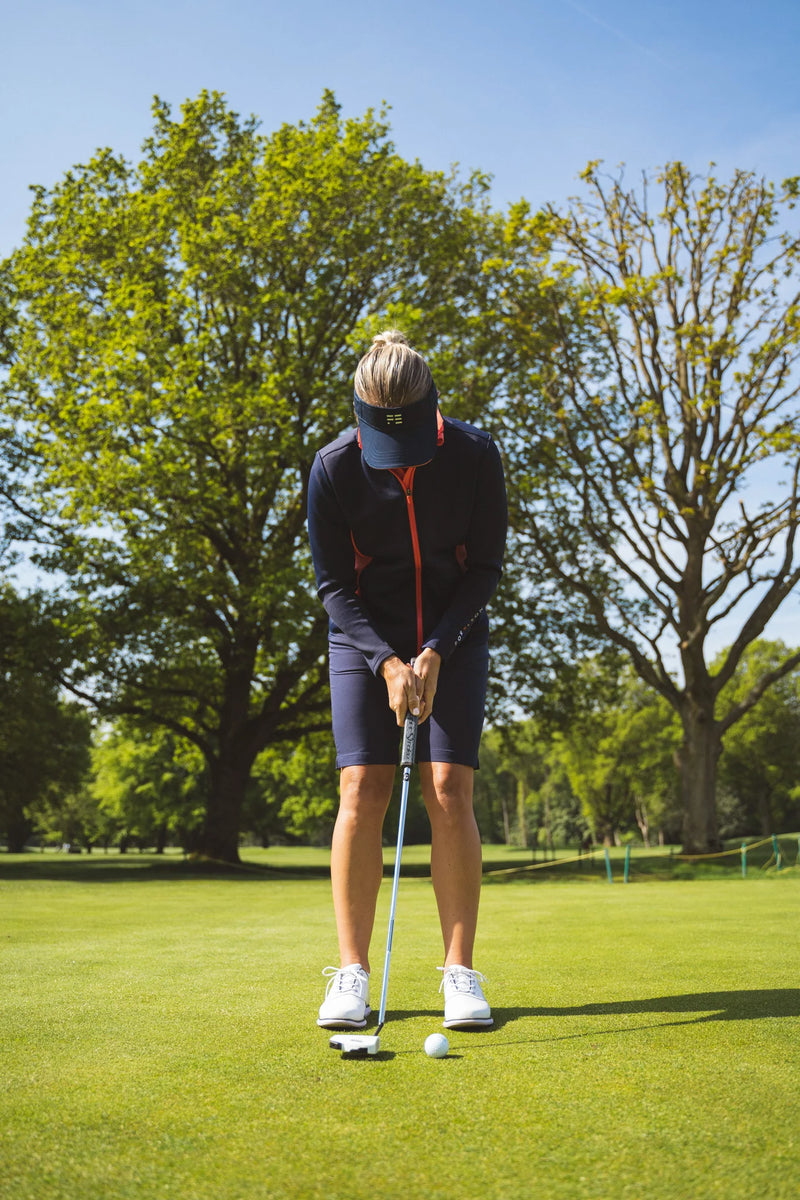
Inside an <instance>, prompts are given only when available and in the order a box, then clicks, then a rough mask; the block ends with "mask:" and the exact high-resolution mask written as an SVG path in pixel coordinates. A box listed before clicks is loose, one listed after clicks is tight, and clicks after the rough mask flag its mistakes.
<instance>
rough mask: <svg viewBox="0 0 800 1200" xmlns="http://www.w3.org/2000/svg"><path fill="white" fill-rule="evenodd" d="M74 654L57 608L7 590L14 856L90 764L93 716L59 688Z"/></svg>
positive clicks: (2, 799) (3, 818) (2, 654)
mask: <svg viewBox="0 0 800 1200" xmlns="http://www.w3.org/2000/svg"><path fill="white" fill-rule="evenodd" d="M71 656H72V647H71V646H70V645H69V644H68V643H67V641H66V639H65V638H64V637H63V633H62V631H61V629H60V628H59V623H58V612H57V611H54V608H53V606H52V605H51V604H48V603H46V602H45V601H44V599H43V598H42V597H41V596H37V595H31V596H21V595H18V594H17V592H16V591H15V590H14V589H13V588H12V587H11V585H10V584H2V585H0V835H2V836H3V837H4V838H5V840H6V844H7V846H8V849H9V850H10V851H12V852H19V851H21V850H23V849H24V846H25V842H26V841H27V839H28V837H29V836H30V835H31V833H32V832H33V830H34V828H35V825H36V817H37V813H38V812H39V810H40V809H41V808H42V807H43V806H44V805H46V804H47V803H50V802H52V801H54V800H55V799H57V798H58V797H62V796H65V795H67V794H69V793H70V792H72V791H75V790H76V789H78V787H79V786H80V783H81V780H82V778H83V776H84V775H85V773H86V771H87V768H88V765H89V739H90V734H91V725H90V721H89V715H88V713H87V712H86V710H85V708H84V707H83V706H82V705H79V704H76V703H74V702H73V703H68V702H66V701H65V700H64V699H63V698H62V696H61V694H60V688H59V685H58V675H59V673H60V672H61V671H63V670H65V669H67V668H68V666H69V664H70V662H71Z"/></svg>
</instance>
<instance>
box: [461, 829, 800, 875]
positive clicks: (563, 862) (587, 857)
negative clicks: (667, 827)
mask: <svg viewBox="0 0 800 1200" xmlns="http://www.w3.org/2000/svg"><path fill="white" fill-rule="evenodd" d="M783 841H784V842H786V841H790V842H793V841H794V838H793V836H792V835H789V836H785V837H784V838H783ZM796 842H797V848H796V853H795V857H794V862H790V861H789V860H788V855H785V854H784V851H783V849H782V847H781V839H780V838H779V837H778V835H776V834H771V835H770V836H769V837H765V838H762V839H761V840H759V841H756V842H742V843H741V844H740V845H738V846H732V847H731V848H730V849H729V850H716V851H713V852H712V853H709V854H675V853H674V852H672V851H671V852H670V853H669V854H668V855H666V854H665V855H663V856H659V857H660V858H661V859H662V861H664V862H676V861H677V862H692V863H699V862H706V861H711V860H713V859H720V858H731V857H736V856H737V855H738V856H739V858H740V860H741V869H742V878H743V879H744V878H746V877H747V870H748V862H747V856H748V854H749V853H750V852H751V851H752V850H759V849H761V848H762V847H763V846H769V845H770V844H771V845H772V854H771V855H770V857H769V858H768V859H767V861H766V862H765V863H762V864H761V866H760V868H759V870H761V871H772V870H774V871H776V872H777V871H786V870H798V869H800V836H798V837H797V839H796ZM643 849H644V852H645V853H646V852H647V848H646V847H644V848H643ZM603 857H604V861H605V870H606V876H607V878H608V882H609V883H613V881H614V875H613V869H612V864H611V855H610V853H609V850H608V847H607V846H605V847H603ZM631 858H632V854H631V847H630V845H628V846H626V847H625V859H624V865H623V881H624V882H625V883H628V882H629V880H630V867H631ZM651 858H652V856H651ZM587 861H588V862H594V853H593V852H590V853H583V854H576V855H574V856H573V857H570V858H552V859H546V860H544V861H543V862H539V863H523V864H521V865H519V866H515V867H503V868H501V869H500V870H496V871H486V872H485V873H484V874H485V877H486V878H497V877H499V876H502V875H523V874H524V875H527V874H530V873H532V872H533V871H546V870H551V869H552V868H553V867H563V866H568V865H570V864H573V863H577V862H579V863H586V862H587Z"/></svg>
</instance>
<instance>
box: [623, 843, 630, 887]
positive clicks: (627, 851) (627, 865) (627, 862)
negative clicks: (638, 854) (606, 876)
mask: <svg viewBox="0 0 800 1200" xmlns="http://www.w3.org/2000/svg"><path fill="white" fill-rule="evenodd" d="M630 867H631V844H630V842H628V844H627V846H626V847H625V876H624V879H625V883H627V882H628V875H629V874H630Z"/></svg>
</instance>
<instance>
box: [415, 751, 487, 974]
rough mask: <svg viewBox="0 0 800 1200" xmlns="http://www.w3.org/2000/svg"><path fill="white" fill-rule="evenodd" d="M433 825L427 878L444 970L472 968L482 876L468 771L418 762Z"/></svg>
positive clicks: (460, 767) (423, 794)
mask: <svg viewBox="0 0 800 1200" xmlns="http://www.w3.org/2000/svg"><path fill="white" fill-rule="evenodd" d="M419 774H420V782H421V784H422V796H423V799H424V801H425V807H426V808H427V810H428V817H429V818H430V823H431V877H432V879H433V889H434V893H435V895H436V904H437V906H438V909H439V922H440V924H441V927H442V938H443V940H444V954H445V958H444V965H445V966H446V967H447V966H454V965H457V964H458V965H460V966H462V967H469V968H472V952H473V947H474V945H475V930H476V927H477V924H478V904H479V901H480V890H481V877H482V853H481V839H480V834H479V832H478V826H477V823H476V821H475V813H474V811H473V808H472V784H473V776H474V772H473V769H472V767H465V766H462V765H460V764H458V763H420V767H419Z"/></svg>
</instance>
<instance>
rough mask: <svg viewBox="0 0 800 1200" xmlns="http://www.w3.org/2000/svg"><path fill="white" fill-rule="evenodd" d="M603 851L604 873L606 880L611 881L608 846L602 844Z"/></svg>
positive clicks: (612, 880)
mask: <svg viewBox="0 0 800 1200" xmlns="http://www.w3.org/2000/svg"><path fill="white" fill-rule="evenodd" d="M603 851H604V853H605V856H606V875H607V876H608V882H609V883H613V882H614V876H613V875H612V874H611V855H610V854H609V853H608V846H604V847H603Z"/></svg>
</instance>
